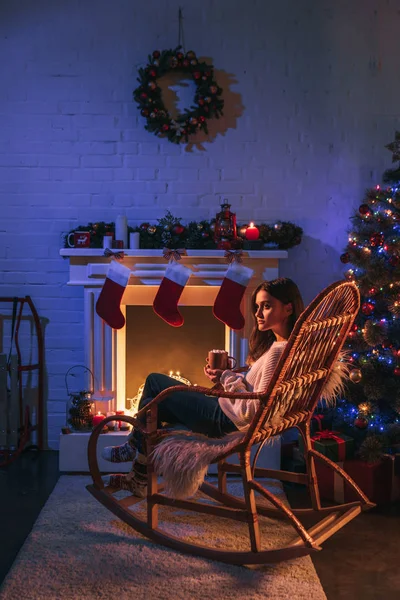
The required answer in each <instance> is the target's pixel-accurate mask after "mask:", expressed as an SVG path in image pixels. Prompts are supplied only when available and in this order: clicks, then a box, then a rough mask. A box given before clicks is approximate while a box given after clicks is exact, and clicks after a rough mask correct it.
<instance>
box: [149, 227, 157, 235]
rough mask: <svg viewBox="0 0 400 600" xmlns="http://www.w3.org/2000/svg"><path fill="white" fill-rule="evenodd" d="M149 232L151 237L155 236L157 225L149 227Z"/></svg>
mask: <svg viewBox="0 0 400 600" xmlns="http://www.w3.org/2000/svg"><path fill="white" fill-rule="evenodd" d="M147 231H148V232H149V233H150V235H153V234H154V233H155V232H156V231H157V227H156V226H155V225H149V227H148V228H147Z"/></svg>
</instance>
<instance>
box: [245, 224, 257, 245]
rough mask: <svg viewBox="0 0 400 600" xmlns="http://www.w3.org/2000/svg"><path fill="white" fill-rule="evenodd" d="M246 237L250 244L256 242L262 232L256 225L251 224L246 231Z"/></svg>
mask: <svg viewBox="0 0 400 600" xmlns="http://www.w3.org/2000/svg"><path fill="white" fill-rule="evenodd" d="M244 236H245V238H246V240H249V242H255V241H256V240H258V238H259V237H260V232H259V230H258V228H257V227H256V226H255V225H254V223H250V225H249V226H248V228H247V229H246V232H245V234H244Z"/></svg>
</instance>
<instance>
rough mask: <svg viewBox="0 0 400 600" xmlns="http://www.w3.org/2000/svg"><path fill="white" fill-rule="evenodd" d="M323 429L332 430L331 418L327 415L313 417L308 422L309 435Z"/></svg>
mask: <svg viewBox="0 0 400 600" xmlns="http://www.w3.org/2000/svg"><path fill="white" fill-rule="evenodd" d="M324 429H332V417H329V416H328V415H313V416H312V417H311V422H310V431H311V435H313V434H314V433H317V432H318V431H323V430H324Z"/></svg>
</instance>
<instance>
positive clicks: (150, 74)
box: [149, 69, 157, 77]
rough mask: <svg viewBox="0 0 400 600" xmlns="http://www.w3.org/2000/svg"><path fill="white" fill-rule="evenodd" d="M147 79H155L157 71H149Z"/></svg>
mask: <svg viewBox="0 0 400 600" xmlns="http://www.w3.org/2000/svg"><path fill="white" fill-rule="evenodd" d="M149 77H157V71H156V70H155V69H150V71H149Z"/></svg>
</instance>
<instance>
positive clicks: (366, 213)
mask: <svg viewBox="0 0 400 600" xmlns="http://www.w3.org/2000/svg"><path fill="white" fill-rule="evenodd" d="M358 210H359V212H360V215H363V217H367V216H368V217H369V216H371V214H372V213H371V209H370V207H369V206H368V204H361V206H360V207H359V209H358Z"/></svg>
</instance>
